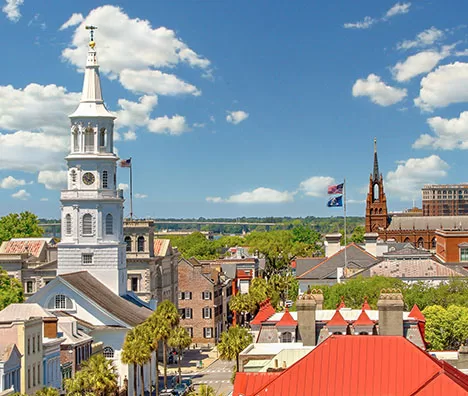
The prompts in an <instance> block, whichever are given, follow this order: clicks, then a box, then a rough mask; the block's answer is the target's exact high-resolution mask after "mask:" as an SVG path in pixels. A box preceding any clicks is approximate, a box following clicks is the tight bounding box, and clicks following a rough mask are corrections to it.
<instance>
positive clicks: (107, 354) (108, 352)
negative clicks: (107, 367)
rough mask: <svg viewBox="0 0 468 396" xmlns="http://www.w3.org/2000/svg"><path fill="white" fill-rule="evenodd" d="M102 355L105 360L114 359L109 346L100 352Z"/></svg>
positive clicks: (112, 351)
mask: <svg viewBox="0 0 468 396" xmlns="http://www.w3.org/2000/svg"><path fill="white" fill-rule="evenodd" d="M102 354H103V355H104V357H105V358H107V359H113V358H114V350H113V349H112V348H111V347H110V346H106V347H104V349H103V350H102Z"/></svg>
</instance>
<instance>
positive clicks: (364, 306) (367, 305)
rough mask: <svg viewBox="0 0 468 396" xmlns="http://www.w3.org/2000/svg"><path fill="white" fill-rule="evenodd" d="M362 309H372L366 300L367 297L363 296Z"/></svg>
mask: <svg viewBox="0 0 468 396" xmlns="http://www.w3.org/2000/svg"><path fill="white" fill-rule="evenodd" d="M362 309H368V310H371V309H372V308H371V306H370V305H369V303H368V302H367V297H364V302H363V303H362Z"/></svg>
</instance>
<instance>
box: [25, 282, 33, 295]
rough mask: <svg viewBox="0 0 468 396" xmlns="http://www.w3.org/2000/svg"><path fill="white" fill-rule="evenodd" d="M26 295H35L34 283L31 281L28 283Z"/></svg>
mask: <svg viewBox="0 0 468 396" xmlns="http://www.w3.org/2000/svg"><path fill="white" fill-rule="evenodd" d="M26 293H34V282H33V281H31V280H29V281H26Z"/></svg>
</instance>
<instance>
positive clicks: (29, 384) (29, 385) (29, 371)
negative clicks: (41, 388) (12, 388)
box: [28, 367, 31, 389]
mask: <svg viewBox="0 0 468 396" xmlns="http://www.w3.org/2000/svg"><path fill="white" fill-rule="evenodd" d="M30 387H31V369H30V368H29V367H28V389H29V388H30Z"/></svg>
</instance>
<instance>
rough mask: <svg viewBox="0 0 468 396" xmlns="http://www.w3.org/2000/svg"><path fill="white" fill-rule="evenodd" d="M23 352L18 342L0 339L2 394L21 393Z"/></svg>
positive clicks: (0, 381) (0, 385)
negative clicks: (7, 341)
mask: <svg viewBox="0 0 468 396" xmlns="http://www.w3.org/2000/svg"><path fill="white" fill-rule="evenodd" d="M20 373H21V353H20V352H19V350H18V348H17V346H16V344H14V343H10V344H6V343H3V342H2V341H0V395H7V394H13V393H15V392H18V393H20V392H21V388H20Z"/></svg>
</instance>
